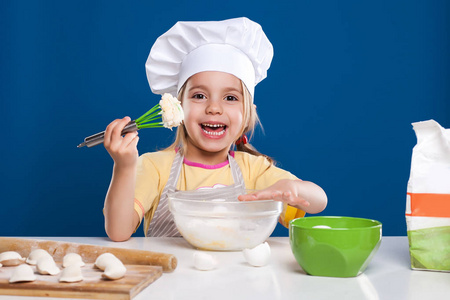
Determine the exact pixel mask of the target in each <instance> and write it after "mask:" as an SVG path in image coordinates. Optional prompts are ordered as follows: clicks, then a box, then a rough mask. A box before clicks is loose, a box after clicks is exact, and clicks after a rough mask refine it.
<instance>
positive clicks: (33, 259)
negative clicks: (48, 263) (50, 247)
mask: <svg viewBox="0 0 450 300" xmlns="http://www.w3.org/2000/svg"><path fill="white" fill-rule="evenodd" d="M41 258H52V256H51V255H50V254H49V253H48V252H47V251H45V250H44V249H35V250H33V251H31V252H30V255H28V258H27V261H26V263H27V264H29V265H33V266H34V265H36V264H37V262H38V260H39V259H41ZM52 259H53V258H52Z"/></svg>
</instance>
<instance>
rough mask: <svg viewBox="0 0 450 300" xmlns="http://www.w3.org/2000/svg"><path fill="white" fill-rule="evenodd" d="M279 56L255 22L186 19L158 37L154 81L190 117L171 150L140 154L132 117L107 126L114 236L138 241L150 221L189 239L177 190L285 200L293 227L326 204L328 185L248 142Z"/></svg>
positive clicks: (108, 215) (108, 207) (156, 229)
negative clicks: (264, 83)
mask: <svg viewBox="0 0 450 300" xmlns="http://www.w3.org/2000/svg"><path fill="white" fill-rule="evenodd" d="M272 57H273V48H272V45H271V43H270V42H269V40H268V39H267V37H266V35H265V34H264V32H263V31H262V29H261V26H260V25H258V24H257V23H255V22H252V21H251V20H249V19H247V18H238V19H230V20H225V21H218V22H178V23H177V24H175V25H174V26H173V27H172V28H171V29H170V30H169V31H167V32H166V33H164V34H163V35H162V36H160V37H159V38H158V39H157V40H156V42H155V44H154V45H153V47H152V49H151V51H150V55H149V57H148V60H147V62H146V70H147V78H148V80H149V84H150V87H151V89H152V91H153V93H155V94H163V93H171V94H173V95H174V96H177V97H178V99H179V100H180V101H181V103H182V106H183V110H184V114H185V119H184V122H183V124H182V125H181V126H180V127H179V128H178V129H177V135H176V140H175V142H174V143H173V144H172V145H171V146H170V147H169V148H167V149H165V150H163V151H158V152H154V153H146V154H144V155H142V156H140V157H139V156H138V150H137V143H138V140H139V137H138V135H137V132H132V133H128V134H126V135H125V136H124V137H122V136H121V131H122V129H123V128H124V126H125V125H126V124H127V123H128V122H129V121H130V118H129V117H125V118H123V119H119V120H115V121H113V122H112V123H111V124H109V125H108V127H107V128H106V132H105V140H104V145H105V148H106V150H107V151H108V152H109V154H110V155H111V157H112V158H113V160H114V169H113V175H112V179H111V184H110V187H109V190H108V193H107V195H106V199H105V207H104V213H105V229H106V232H107V234H108V236H109V237H110V238H111V239H112V240H114V241H124V240H127V239H128V238H130V236H131V235H132V234H133V232H135V231H136V229H137V228H138V227H139V224H140V222H141V220H142V218H144V232H145V235H146V236H180V234H179V232H178V230H177V229H176V227H175V225H174V222H173V218H172V216H171V214H170V212H169V210H168V196H167V195H168V194H169V193H171V192H174V191H176V190H178V191H181V193H182V191H189V192H186V193H192V191H198V192H196V193H200V192H202V195H204V192H205V191H206V194H208V193H210V194H211V195H212V196H213V195H215V194H217V193H220V194H223V195H239V200H241V201H252V200H261V199H273V200H276V201H282V202H284V206H283V207H284V209H283V212H282V214H281V216H280V222H281V223H282V224H283V225H284V226H288V222H289V221H290V220H291V219H293V218H297V217H302V216H304V214H305V212H307V213H312V214H314V213H319V212H321V211H322V210H323V209H324V208H325V206H326V204H327V196H326V194H325V192H324V191H323V190H322V189H321V188H320V187H319V186H317V185H316V184H314V183H312V182H308V181H302V180H299V179H298V178H297V177H295V176H294V175H292V174H291V173H289V172H287V171H284V170H282V169H280V168H277V167H275V166H274V165H273V163H272V160H271V159H270V158H269V157H267V156H265V155H262V154H261V153H259V152H257V151H256V150H255V149H254V148H253V147H252V146H251V145H250V144H248V139H247V136H246V134H251V133H252V132H253V130H254V128H255V125H256V124H257V123H258V116H257V114H256V106H255V105H254V104H253V98H254V87H255V85H256V84H257V83H259V82H260V81H261V80H263V79H264V78H265V77H266V75H267V70H268V68H269V66H270V63H271V61H272ZM234 147H236V149H237V151H232V150H233V149H234ZM245 189H251V190H256V192H254V193H251V194H245Z"/></svg>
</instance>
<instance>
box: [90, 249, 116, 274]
mask: <svg viewBox="0 0 450 300" xmlns="http://www.w3.org/2000/svg"><path fill="white" fill-rule="evenodd" d="M116 259H117V260H118V258H117V257H115V256H114V255H113V254H111V253H103V254H102V255H100V256H99V257H97V259H96V260H95V266H96V267H97V268H99V269H100V270H102V271H104V270H105V268H106V266H107V265H108V264H110V263H109V262H110V261H114V260H116Z"/></svg>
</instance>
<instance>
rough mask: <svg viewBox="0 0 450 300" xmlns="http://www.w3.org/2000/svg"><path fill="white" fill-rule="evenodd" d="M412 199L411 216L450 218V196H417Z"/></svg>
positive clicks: (414, 195) (413, 194)
mask: <svg viewBox="0 0 450 300" xmlns="http://www.w3.org/2000/svg"><path fill="white" fill-rule="evenodd" d="M407 194H408V195H409V196H410V197H411V214H407V215H409V216H413V217H414V216H415V217H442V218H450V194H416V193H407Z"/></svg>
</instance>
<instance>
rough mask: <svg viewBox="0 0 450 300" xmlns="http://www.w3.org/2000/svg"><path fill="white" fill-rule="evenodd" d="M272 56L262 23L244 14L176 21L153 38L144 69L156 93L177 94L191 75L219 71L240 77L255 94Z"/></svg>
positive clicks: (252, 93) (251, 92)
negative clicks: (243, 15)
mask: <svg viewBox="0 0 450 300" xmlns="http://www.w3.org/2000/svg"><path fill="white" fill-rule="evenodd" d="M272 57H273V47H272V44H271V43H270V41H269V39H268V38H267V36H266V35H265V34H264V32H263V30H262V28H261V26H260V25H259V24H258V23H255V22H253V21H251V20H249V19H247V18H236V19H229V20H224V21H208V22H178V23H176V24H175V25H174V26H173V27H172V28H171V29H169V31H167V32H166V33H164V34H163V35H161V36H160V37H159V38H158V39H157V40H156V42H155V44H154V45H153V47H152V49H151V50H150V54H149V56H148V59H147V62H146V63H145V69H146V72H147V79H148V82H149V84H150V88H151V89H152V92H153V93H155V94H163V93H171V94H172V95H174V96H176V95H177V94H178V92H179V90H180V88H181V87H182V86H183V84H184V83H185V82H186V80H188V79H189V77H191V76H192V75H194V74H197V73H199V72H203V71H221V72H226V73H230V74H232V75H234V76H236V77H237V78H239V79H241V80H242V81H243V82H244V84H245V86H246V87H247V89H248V91H249V92H250V94H251V95H252V96H254V90H255V85H256V84H258V83H259V82H260V81H261V80H263V79H264V78H266V76H267V70H268V69H269V67H270V63H271V61H272Z"/></svg>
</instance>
